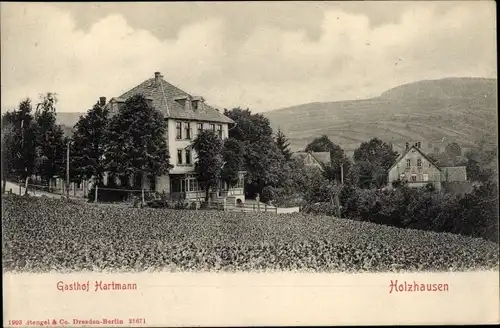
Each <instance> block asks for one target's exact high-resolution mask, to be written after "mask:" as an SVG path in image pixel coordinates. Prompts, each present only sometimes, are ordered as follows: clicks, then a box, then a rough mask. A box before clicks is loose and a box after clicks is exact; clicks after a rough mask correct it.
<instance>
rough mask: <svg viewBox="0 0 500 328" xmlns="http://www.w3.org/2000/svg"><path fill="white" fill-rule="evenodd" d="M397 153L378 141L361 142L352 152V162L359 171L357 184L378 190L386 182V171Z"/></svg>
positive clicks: (375, 139)
mask: <svg viewBox="0 0 500 328" xmlns="http://www.w3.org/2000/svg"><path fill="white" fill-rule="evenodd" d="M397 157H398V153H397V152H395V151H393V150H392V147H391V146H390V145H389V144H387V143H385V142H383V141H382V140H380V139H377V138H373V139H371V140H370V141H368V142H363V143H361V145H360V146H359V148H357V149H356V150H355V151H354V161H355V163H356V165H357V166H358V169H359V183H360V186H361V187H363V188H370V187H376V188H380V187H381V186H383V185H384V184H385V183H386V181H387V173H388V172H387V171H388V170H389V168H390V167H391V165H392V164H393V163H394V161H395V160H396V158H397Z"/></svg>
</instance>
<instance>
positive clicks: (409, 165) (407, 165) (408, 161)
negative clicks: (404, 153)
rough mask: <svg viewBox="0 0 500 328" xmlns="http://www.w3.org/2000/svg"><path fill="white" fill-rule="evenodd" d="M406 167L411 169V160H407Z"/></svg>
mask: <svg viewBox="0 0 500 328" xmlns="http://www.w3.org/2000/svg"><path fill="white" fill-rule="evenodd" d="M406 167H411V159H407V160H406Z"/></svg>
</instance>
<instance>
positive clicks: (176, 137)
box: [105, 72, 245, 202]
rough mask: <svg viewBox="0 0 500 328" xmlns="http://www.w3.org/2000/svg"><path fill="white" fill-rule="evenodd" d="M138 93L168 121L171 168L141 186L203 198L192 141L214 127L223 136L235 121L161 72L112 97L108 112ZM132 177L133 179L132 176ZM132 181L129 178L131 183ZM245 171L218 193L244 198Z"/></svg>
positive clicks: (172, 195)
mask: <svg viewBox="0 0 500 328" xmlns="http://www.w3.org/2000/svg"><path fill="white" fill-rule="evenodd" d="M137 94H140V95H142V96H144V97H145V98H146V100H147V101H149V102H150V104H151V105H152V106H153V107H154V108H155V109H157V110H158V111H160V112H161V113H162V114H163V116H164V117H165V120H166V121H167V133H166V135H165V138H166V139H167V145H168V151H169V155H170V164H171V165H172V168H171V169H170V171H169V173H168V174H166V175H163V176H157V177H150V179H147V180H146V181H143V182H142V183H143V186H142V187H143V188H145V189H147V190H154V191H157V192H159V193H165V194H168V195H170V196H171V197H172V198H185V199H202V198H204V197H205V192H204V191H203V190H201V188H200V185H199V183H198V179H197V177H196V174H195V162H196V160H197V157H196V152H195V151H194V150H193V149H192V148H191V143H192V141H193V140H194V139H195V138H196V137H197V136H198V134H200V133H201V132H202V131H203V130H208V129H209V130H213V131H214V132H215V133H216V134H217V135H218V136H219V137H220V138H221V139H222V140H225V139H227V138H228V136H229V129H230V128H231V127H232V126H234V124H235V123H234V121H233V120H231V119H230V118H229V117H227V116H225V115H223V114H222V113H220V112H219V111H218V110H217V109H215V108H213V107H211V106H210V105H208V104H207V103H206V102H205V99H204V98H203V97H200V96H193V95H190V94H188V93H187V92H185V91H182V90H180V89H179V88H177V87H175V86H173V85H172V84H170V83H169V82H167V81H165V80H164V79H163V76H162V75H161V73H160V72H155V74H154V77H153V78H151V79H148V80H146V81H144V82H142V83H141V84H139V85H138V86H136V87H134V88H132V89H131V90H129V91H127V92H125V93H124V94H122V95H121V96H119V97H114V98H111V99H110V101H109V102H108V103H107V104H106V105H105V106H106V107H107V108H108V109H109V111H110V113H111V115H113V114H116V113H117V112H118V111H119V109H120V106H122V104H123V103H124V102H125V101H126V100H127V99H128V98H130V97H132V96H135V95H137ZM131 180H133V179H132V178H131ZM130 182H131V181H129V183H130ZM243 189H244V172H240V177H239V182H238V184H237V185H236V186H234V187H231V188H228V186H227V185H226V184H225V183H224V182H222V181H221V182H220V186H219V190H218V191H217V192H218V195H217V196H218V197H232V198H234V199H235V201H236V200H238V199H239V200H240V201H243V202H244V200H245V196H244V190H243Z"/></svg>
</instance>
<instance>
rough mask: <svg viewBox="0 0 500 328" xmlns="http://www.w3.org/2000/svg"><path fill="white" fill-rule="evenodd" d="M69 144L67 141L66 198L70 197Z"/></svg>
mask: <svg viewBox="0 0 500 328" xmlns="http://www.w3.org/2000/svg"><path fill="white" fill-rule="evenodd" d="M69 144H70V141H68V143H67V147H66V198H67V199H69Z"/></svg>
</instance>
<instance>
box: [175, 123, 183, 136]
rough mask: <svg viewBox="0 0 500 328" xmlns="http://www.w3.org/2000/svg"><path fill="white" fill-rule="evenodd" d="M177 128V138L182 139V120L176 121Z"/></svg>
mask: <svg viewBox="0 0 500 328" xmlns="http://www.w3.org/2000/svg"><path fill="white" fill-rule="evenodd" d="M175 129H176V130H177V135H176V137H175V138H176V139H182V122H176V123H175Z"/></svg>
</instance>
